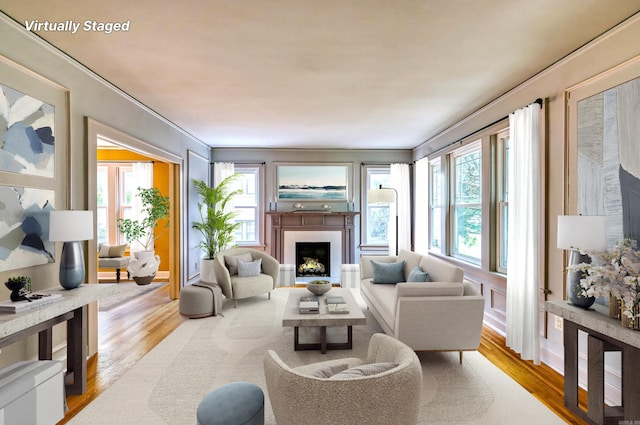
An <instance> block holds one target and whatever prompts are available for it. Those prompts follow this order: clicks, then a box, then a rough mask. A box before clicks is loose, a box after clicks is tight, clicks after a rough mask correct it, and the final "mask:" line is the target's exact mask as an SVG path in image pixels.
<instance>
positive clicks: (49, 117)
mask: <svg viewBox="0 0 640 425" xmlns="http://www.w3.org/2000/svg"><path fill="white" fill-rule="evenodd" d="M54 110H55V108H54V106H53V105H50V104H48V103H46V102H44V101H42V100H38V99H36V98H34V97H31V96H29V95H27V94H25V93H22V92H20V91H18V90H14V89H13V88H11V87H8V86H6V85H4V84H0V141H1V143H0V171H6V172H12V173H20V174H28V175H34V176H41V177H50V178H53V177H54V169H55V167H54V153H55V152H54V147H55V143H54V141H55V133H54V115H55V114H54Z"/></svg>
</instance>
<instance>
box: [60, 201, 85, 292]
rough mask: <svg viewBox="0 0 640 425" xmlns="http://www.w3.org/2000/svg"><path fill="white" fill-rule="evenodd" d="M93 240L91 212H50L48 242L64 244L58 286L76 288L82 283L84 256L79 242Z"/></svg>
mask: <svg viewBox="0 0 640 425" xmlns="http://www.w3.org/2000/svg"><path fill="white" fill-rule="evenodd" d="M90 239H93V211H51V214H50V218H49V240H50V241H53V242H64V244H63V245H62V255H61V256H60V275H59V276H60V285H61V286H62V287H63V288H64V289H73V288H77V287H78V286H80V284H82V282H83V281H84V276H85V269H84V254H83V252H82V244H81V243H80V241H86V240H90Z"/></svg>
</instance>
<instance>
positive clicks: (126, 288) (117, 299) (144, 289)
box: [98, 281, 169, 311]
mask: <svg viewBox="0 0 640 425" xmlns="http://www.w3.org/2000/svg"><path fill="white" fill-rule="evenodd" d="M110 283H115V282H110ZM168 283H169V282H151V283H150V284H148V285H138V284H137V283H135V282H122V281H121V282H120V283H115V284H116V285H118V286H117V289H118V292H116V293H115V294H112V295H109V296H108V297H104V298H100V301H99V302H98V310H99V311H109V310H112V309H114V308H116V307H120V306H121V305H123V304H126V303H127V302H129V301H131V300H132V299H134V298H136V297H139V296H140V295H143V294H146V293H148V292H151V291H153V290H156V289H158V288H160V287H161V286H164V285H166V284H168Z"/></svg>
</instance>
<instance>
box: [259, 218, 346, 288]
mask: <svg viewBox="0 0 640 425" xmlns="http://www.w3.org/2000/svg"><path fill="white" fill-rule="evenodd" d="M357 214H358V213H357V212H353V211H349V212H284V211H270V212H268V213H267V215H268V216H269V217H270V218H271V220H270V221H271V242H270V245H271V255H272V256H273V257H275V258H276V259H277V260H278V261H279V262H280V263H281V264H290V265H291V266H292V268H294V269H297V264H298V263H297V261H296V253H295V251H296V248H295V247H296V243H297V242H316V241H323V242H329V243H330V250H329V251H330V253H331V258H330V260H331V262H330V263H329V262H327V263H325V264H324V266H325V271H326V272H327V275H328V276H329V277H332V278H335V279H337V278H338V277H339V276H340V267H341V265H342V264H351V263H355V262H356V261H357V260H356V257H355V239H354V217H355V216H356V215H357ZM314 258H315V257H314ZM310 279H311V278H310Z"/></svg>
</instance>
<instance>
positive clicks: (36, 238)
mask: <svg viewBox="0 0 640 425" xmlns="http://www.w3.org/2000/svg"><path fill="white" fill-rule="evenodd" d="M53 198H54V192H53V191H52V190H46V189H35V188H26V187H15V186H2V185H0V271H6V270H14V269H20V268H23V267H31V266H35V265H38V264H47V263H53V262H54V261H55V255H54V247H55V244H54V243H53V242H51V241H49V213H50V212H51V211H52V210H53Z"/></svg>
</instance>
